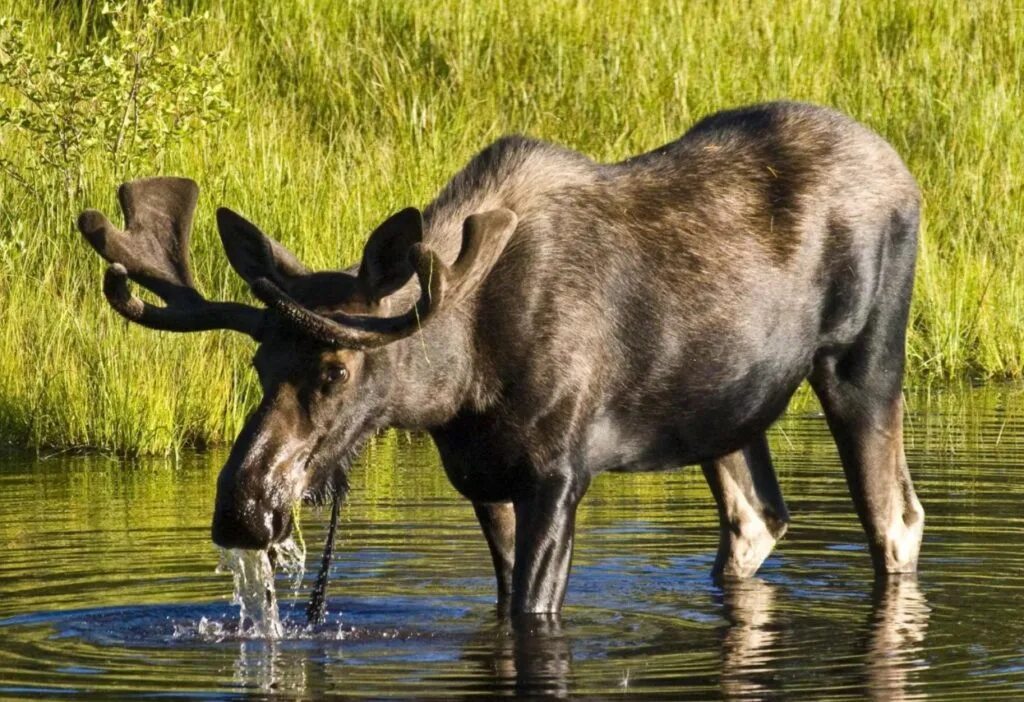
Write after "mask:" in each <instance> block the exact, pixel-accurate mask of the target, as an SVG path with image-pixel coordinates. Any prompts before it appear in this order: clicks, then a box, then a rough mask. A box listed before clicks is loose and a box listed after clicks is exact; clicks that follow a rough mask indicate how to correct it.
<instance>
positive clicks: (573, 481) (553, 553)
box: [512, 476, 589, 614]
mask: <svg viewBox="0 0 1024 702" xmlns="http://www.w3.org/2000/svg"><path fill="white" fill-rule="evenodd" d="M586 482H589V481H587V480H585V479H584V480H583V481H582V482H581V480H580V479H578V478H576V477H575V476H573V477H566V476H558V477H552V478H549V479H548V480H545V481H544V482H542V483H541V484H540V485H538V486H537V488H536V489H535V490H534V491H533V493H532V494H531V495H530V496H529V497H527V498H525V499H522V500H518V501H516V502H515V512H516V539H515V540H516V546H515V554H516V555H515V562H514V564H513V568H512V613H513V614H525V613H530V614H540V613H557V612H559V611H561V609H562V601H563V600H564V599H565V587H566V584H567V583H568V580H569V566H570V564H571V562H572V544H573V533H574V530H575V526H576V507H577V506H578V505H579V502H580V499H581V498H582V497H583V493H584V492H585V491H586V488H587V485H586Z"/></svg>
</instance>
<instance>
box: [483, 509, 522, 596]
mask: <svg viewBox="0 0 1024 702" xmlns="http://www.w3.org/2000/svg"><path fill="white" fill-rule="evenodd" d="M473 510H474V511H475V512H476V518H477V520H478V521H479V522H480V528H481V529H483V532H484V538H485V539H487V548H488V549H489V550H490V552H491V561H492V562H493V563H494V575H495V577H496V578H497V580H498V609H499V610H502V611H504V610H506V609H508V606H509V597H510V596H511V595H512V563H513V558H514V557H515V543H516V513H515V509H514V508H513V507H512V503H511V502H497V503H487V502H474V503H473Z"/></svg>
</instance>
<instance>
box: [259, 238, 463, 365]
mask: <svg viewBox="0 0 1024 702" xmlns="http://www.w3.org/2000/svg"><path fill="white" fill-rule="evenodd" d="M409 258H410V262H411V263H412V266H413V269H414V270H415V271H416V277H417V279H418V280H419V283H420V291H421V292H420V298H419V300H418V301H417V302H416V304H415V305H413V307H412V308H410V309H409V310H408V311H407V312H405V313H404V314H400V315H398V316H397V317H371V316H364V315H350V314H344V313H340V312H336V313H332V314H331V315H330V316H326V315H322V314H318V313H316V312H314V311H312V310H311V309H309V308H308V307H304V306H303V305H300V304H299V303H298V302H296V301H295V300H293V299H292V298H291V297H290V296H289V295H288V294H287V293H285V292H284V291H283V290H281V288H279V287H278V286H277V284H276V283H274V282H273V281H271V280H270V279H269V278H258V279H257V280H255V281H253V284H252V291H253V294H254V295H256V297H258V298H259V299H260V300H261V301H263V302H264V303H265V304H266V305H267V306H268V307H270V308H272V309H274V310H276V311H277V312H278V313H279V314H280V315H281V316H283V317H284V318H285V319H286V320H287V321H288V322H289V323H290V324H291V325H292V326H294V327H295V328H296V329H298V330H299V331H300V332H302V333H303V334H305V335H307V336H309V337H311V338H313V339H315V340H317V341H319V342H321V343H323V344H327V345H329V346H336V347H338V348H346V349H369V348H376V347H378V346H384V345H385V344H390V343H391V342H393V341H398V340H399V339H402V338H404V337H407V336H409V335H410V334H413V333H415V332H416V331H417V330H419V328H420V327H421V326H422V325H423V323H424V322H426V321H427V319H429V318H430V316H431V315H432V314H433V313H434V311H435V310H436V309H437V308H438V306H439V305H440V304H441V300H442V299H443V298H444V289H445V282H446V275H445V274H446V271H447V270H448V267H447V266H445V265H444V264H443V263H441V259H439V258H438V257H437V254H435V253H434V252H433V251H431V250H430V249H428V248H427V247H425V246H423V245H422V244H416V245H414V246H413V247H412V248H411V249H410V251H409Z"/></svg>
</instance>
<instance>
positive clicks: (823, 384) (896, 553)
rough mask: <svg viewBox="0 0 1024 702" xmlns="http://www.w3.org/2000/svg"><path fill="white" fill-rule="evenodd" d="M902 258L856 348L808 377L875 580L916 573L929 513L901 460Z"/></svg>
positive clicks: (892, 265) (887, 272)
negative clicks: (833, 443) (822, 412)
mask: <svg viewBox="0 0 1024 702" xmlns="http://www.w3.org/2000/svg"><path fill="white" fill-rule="evenodd" d="M907 241H910V242H912V237H908V238H907ZM898 253H899V252H898V251H897V250H895V249H894V251H893V252H891V255H890V257H889V261H888V264H887V265H886V266H885V269H884V271H883V277H882V284H881V285H880V286H879V288H880V289H879V291H878V293H877V295H876V296H875V302H874V305H875V307H874V309H873V310H872V311H871V313H870V316H869V317H868V321H867V324H866V326H865V327H864V329H863V330H862V331H861V332H860V333H859V335H858V337H857V339H856V340H855V342H854V343H853V344H852V345H850V346H849V347H847V348H845V349H843V350H841V351H837V352H833V353H829V354H821V355H819V357H818V358H817V359H815V365H814V369H813V371H812V373H811V377H810V381H811V386H812V387H813V388H814V391H815V393H816V394H817V395H818V398H819V399H820V400H821V405H822V408H823V409H824V410H825V418H826V419H827V420H828V425H829V429H831V431H832V436H833V438H835V441H836V447H837V448H838V449H839V457H840V459H841V461H842V463H843V472H844V473H845V474H846V482H847V484H848V486H849V488H850V496H851V497H852V498H853V503H854V506H855V507H856V509H857V516H858V517H860V521H861V524H862V525H863V527H864V531H865V532H866V533H867V536H868V546H869V548H870V550H871V559H872V561H873V564H874V567H875V572H876V574H885V573H907V572H913V571H915V570H916V569H917V557H918V552H919V551H920V549H921V538H922V534H923V531H924V510H923V509H922V508H921V503H920V501H918V499H917V495H916V494H915V493H914V484H913V482H912V481H911V479H910V471H909V470H908V469H907V459H906V456H905V455H904V452H903V387H902V386H903V366H904V348H905V345H906V327H907V317H908V313H909V307H910V290H911V286H912V284H913V274H914V270H913V257H912V255H909V256H902V257H901V256H899V255H896V254H898Z"/></svg>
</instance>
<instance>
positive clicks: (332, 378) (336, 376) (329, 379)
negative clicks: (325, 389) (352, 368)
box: [324, 366, 348, 385]
mask: <svg viewBox="0 0 1024 702" xmlns="http://www.w3.org/2000/svg"><path fill="white" fill-rule="evenodd" d="M346 380H348V369H347V368H345V366H328V367H327V368H326V369H324V384H326V385H333V384H335V383H344V382H345V381H346Z"/></svg>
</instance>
